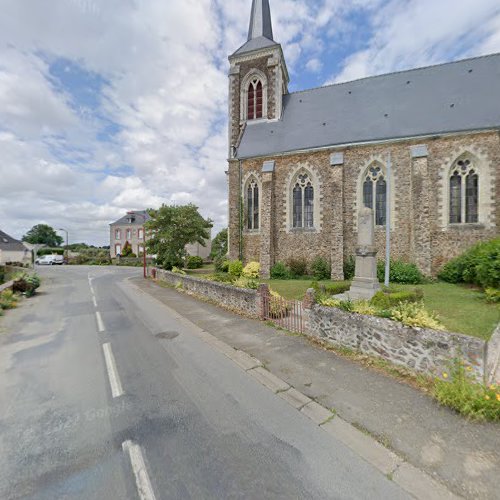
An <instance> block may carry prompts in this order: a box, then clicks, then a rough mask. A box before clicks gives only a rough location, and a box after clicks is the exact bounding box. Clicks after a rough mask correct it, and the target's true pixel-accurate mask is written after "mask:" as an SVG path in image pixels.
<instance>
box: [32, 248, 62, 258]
mask: <svg viewBox="0 0 500 500" xmlns="http://www.w3.org/2000/svg"><path fill="white" fill-rule="evenodd" d="M36 255H37V257H43V256H44V255H64V248H40V249H39V250H37V252H36Z"/></svg>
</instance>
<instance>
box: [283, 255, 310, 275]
mask: <svg viewBox="0 0 500 500" xmlns="http://www.w3.org/2000/svg"><path fill="white" fill-rule="evenodd" d="M286 264H287V267H288V269H289V270H290V276H291V277H292V278H301V277H302V276H305V275H306V274H307V261H306V260H305V259H289V260H288V261H287V263H286Z"/></svg>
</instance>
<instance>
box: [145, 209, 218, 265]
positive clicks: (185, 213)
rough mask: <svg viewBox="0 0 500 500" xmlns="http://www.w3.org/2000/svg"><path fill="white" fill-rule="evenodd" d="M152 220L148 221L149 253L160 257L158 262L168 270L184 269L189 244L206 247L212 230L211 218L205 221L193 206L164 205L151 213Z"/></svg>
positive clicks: (157, 258)
mask: <svg viewBox="0 0 500 500" xmlns="http://www.w3.org/2000/svg"><path fill="white" fill-rule="evenodd" d="M148 212H149V215H150V216H151V219H150V220H149V221H147V222H146V224H145V225H144V226H145V229H146V235H147V240H146V247H147V250H148V254H150V255H156V261H157V263H158V264H159V265H160V266H162V267H163V268H164V269H172V267H173V266H182V263H183V258H184V257H185V255H186V250H185V247H186V245H187V244H189V243H199V244H200V245H202V246H205V240H206V239H208V238H209V237H210V233H209V231H208V230H209V229H210V228H211V227H212V221H211V220H210V219H206V220H205V219H204V218H203V217H202V216H201V215H200V213H199V212H198V207H196V206H195V205H193V204H189V205H183V206H169V205H162V206H161V208H159V209H158V210H149V211H148Z"/></svg>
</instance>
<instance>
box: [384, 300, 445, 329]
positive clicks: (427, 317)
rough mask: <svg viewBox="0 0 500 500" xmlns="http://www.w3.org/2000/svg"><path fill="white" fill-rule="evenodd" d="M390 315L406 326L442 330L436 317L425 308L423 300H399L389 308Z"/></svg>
mask: <svg viewBox="0 0 500 500" xmlns="http://www.w3.org/2000/svg"><path fill="white" fill-rule="evenodd" d="M391 317H392V319H394V320H396V321H401V323H403V324H404V325H408V326H418V327H420V328H432V329H433V330H444V327H443V325H442V324H441V323H440V322H439V321H438V319H437V318H436V317H435V316H434V315H433V314H432V313H430V312H429V311H427V310H426V309H425V307H424V303H423V302H401V303H400V304H398V305H396V306H395V307H394V308H393V309H391Z"/></svg>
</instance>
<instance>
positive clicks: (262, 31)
mask: <svg viewBox="0 0 500 500" xmlns="http://www.w3.org/2000/svg"><path fill="white" fill-rule="evenodd" d="M261 36H263V37H265V38H268V39H269V40H274V39H273V25H272V22H271V9H270V8H269V0H253V1H252V14H251V16H250V28H249V30H248V41H250V40H254V39H255V38H259V37H261Z"/></svg>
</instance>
